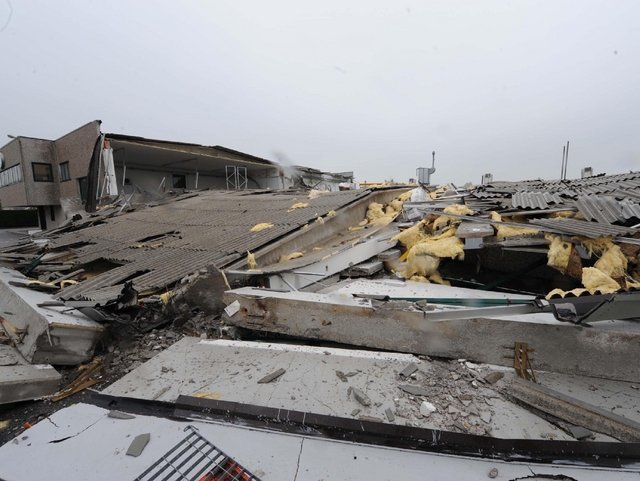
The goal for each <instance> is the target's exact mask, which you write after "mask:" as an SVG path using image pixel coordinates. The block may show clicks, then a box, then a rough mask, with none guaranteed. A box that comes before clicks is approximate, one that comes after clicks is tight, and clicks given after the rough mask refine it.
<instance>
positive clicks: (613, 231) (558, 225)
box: [529, 219, 640, 239]
mask: <svg viewBox="0 0 640 481" xmlns="http://www.w3.org/2000/svg"><path fill="white" fill-rule="evenodd" d="M529 223H530V224H535V225H540V226H542V227H548V228H550V229H554V230H556V231H558V232H563V233H565V234H569V235H581V236H585V237H589V238H591V239H596V238H598V237H618V236H626V235H634V234H637V233H638V232H640V230H639V229H632V228H630V227H622V226H615V225H610V224H602V223H600V222H587V221H584V220H576V219H532V220H530V221H529Z"/></svg>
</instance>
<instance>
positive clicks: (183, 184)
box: [171, 174, 187, 189]
mask: <svg viewBox="0 0 640 481" xmlns="http://www.w3.org/2000/svg"><path fill="white" fill-rule="evenodd" d="M171 178H172V180H173V188H174V189H186V188H187V176H186V175H184V174H173V175H172V176H171Z"/></svg>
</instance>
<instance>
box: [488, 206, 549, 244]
mask: <svg viewBox="0 0 640 481" xmlns="http://www.w3.org/2000/svg"><path fill="white" fill-rule="evenodd" d="M491 220H494V221H496V222H502V216H501V215H500V214H498V213H497V212H491ZM493 227H495V228H496V230H497V233H498V239H499V240H505V239H506V238H507V237H516V236H519V235H536V234H538V233H539V232H540V231H539V230H537V229H531V228H529V227H511V226H508V225H494V226H493Z"/></svg>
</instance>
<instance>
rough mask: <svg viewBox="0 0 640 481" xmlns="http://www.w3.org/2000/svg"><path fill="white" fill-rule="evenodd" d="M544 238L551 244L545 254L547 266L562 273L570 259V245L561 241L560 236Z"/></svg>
mask: <svg viewBox="0 0 640 481" xmlns="http://www.w3.org/2000/svg"><path fill="white" fill-rule="evenodd" d="M544 237H545V239H547V240H548V241H550V242H551V244H550V245H549V252H548V253H547V258H548V259H549V260H548V261H547V265H548V266H550V267H555V268H556V269H558V270H560V271H562V272H564V271H565V270H566V269H567V266H568V265H569V259H570V257H571V243H570V242H565V241H563V240H562V237H561V236H559V235H555V234H545V235H544Z"/></svg>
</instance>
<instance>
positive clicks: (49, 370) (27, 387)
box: [0, 345, 61, 404]
mask: <svg viewBox="0 0 640 481" xmlns="http://www.w3.org/2000/svg"><path fill="white" fill-rule="evenodd" d="M0 359H2V360H3V365H1V366H0V404H7V403H13V402H18V401H28V400H32V399H39V398H42V397H45V396H50V395H51V394H54V393H55V392H56V391H57V390H58V385H59V383H60V379H61V376H60V374H59V373H58V371H56V370H55V369H54V368H53V367H51V366H50V365H31V364H29V363H28V362H27V361H26V360H25V359H24V358H23V357H22V355H21V354H20V353H19V352H18V351H17V350H16V349H15V348H14V347H11V346H8V345H0Z"/></svg>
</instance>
